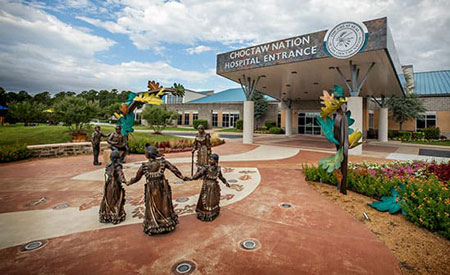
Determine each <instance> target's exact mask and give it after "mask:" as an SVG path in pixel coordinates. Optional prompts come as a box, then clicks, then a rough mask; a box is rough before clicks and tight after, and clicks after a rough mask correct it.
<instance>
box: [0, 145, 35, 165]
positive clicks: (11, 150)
mask: <svg viewBox="0 0 450 275" xmlns="http://www.w3.org/2000/svg"><path fill="white" fill-rule="evenodd" d="M31 154H32V152H31V150H28V149H27V146H26V145H22V146H1V147H0V162H11V161H17V160H21V159H27V158H29V157H31Z"/></svg>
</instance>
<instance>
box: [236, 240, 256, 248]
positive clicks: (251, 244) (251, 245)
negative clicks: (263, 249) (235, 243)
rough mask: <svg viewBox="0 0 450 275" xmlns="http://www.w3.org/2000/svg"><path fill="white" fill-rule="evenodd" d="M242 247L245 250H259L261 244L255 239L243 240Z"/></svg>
mask: <svg viewBox="0 0 450 275" xmlns="http://www.w3.org/2000/svg"><path fill="white" fill-rule="evenodd" d="M240 245H241V247H242V248H243V249H245V250H255V249H257V248H259V242H258V241H257V240H254V239H247V240H243V241H242V242H241V243H240Z"/></svg>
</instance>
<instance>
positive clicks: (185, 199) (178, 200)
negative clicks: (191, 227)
mask: <svg viewBox="0 0 450 275" xmlns="http://www.w3.org/2000/svg"><path fill="white" fill-rule="evenodd" d="M188 200H189V198H186V197H185V198H178V199H176V200H175V201H176V202H187V201H188Z"/></svg>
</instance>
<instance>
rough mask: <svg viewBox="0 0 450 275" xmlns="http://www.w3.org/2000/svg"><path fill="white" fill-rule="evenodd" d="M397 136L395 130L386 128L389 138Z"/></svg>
mask: <svg viewBox="0 0 450 275" xmlns="http://www.w3.org/2000/svg"><path fill="white" fill-rule="evenodd" d="M398 136H399V134H398V131H397V130H388V137H389V139H394V138H397V137H398Z"/></svg>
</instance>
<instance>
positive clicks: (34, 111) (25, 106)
mask: <svg viewBox="0 0 450 275" xmlns="http://www.w3.org/2000/svg"><path fill="white" fill-rule="evenodd" d="M8 108H9V110H8V111H9V114H10V115H11V117H12V118H13V119H15V120H17V121H21V122H24V123H25V126H28V124H29V123H30V122H37V121H39V120H41V119H42V118H43V113H42V111H43V110H44V108H45V106H44V105H43V104H41V103H36V102H33V101H31V100H27V101H20V102H12V103H10V104H9V106H8Z"/></svg>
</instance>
